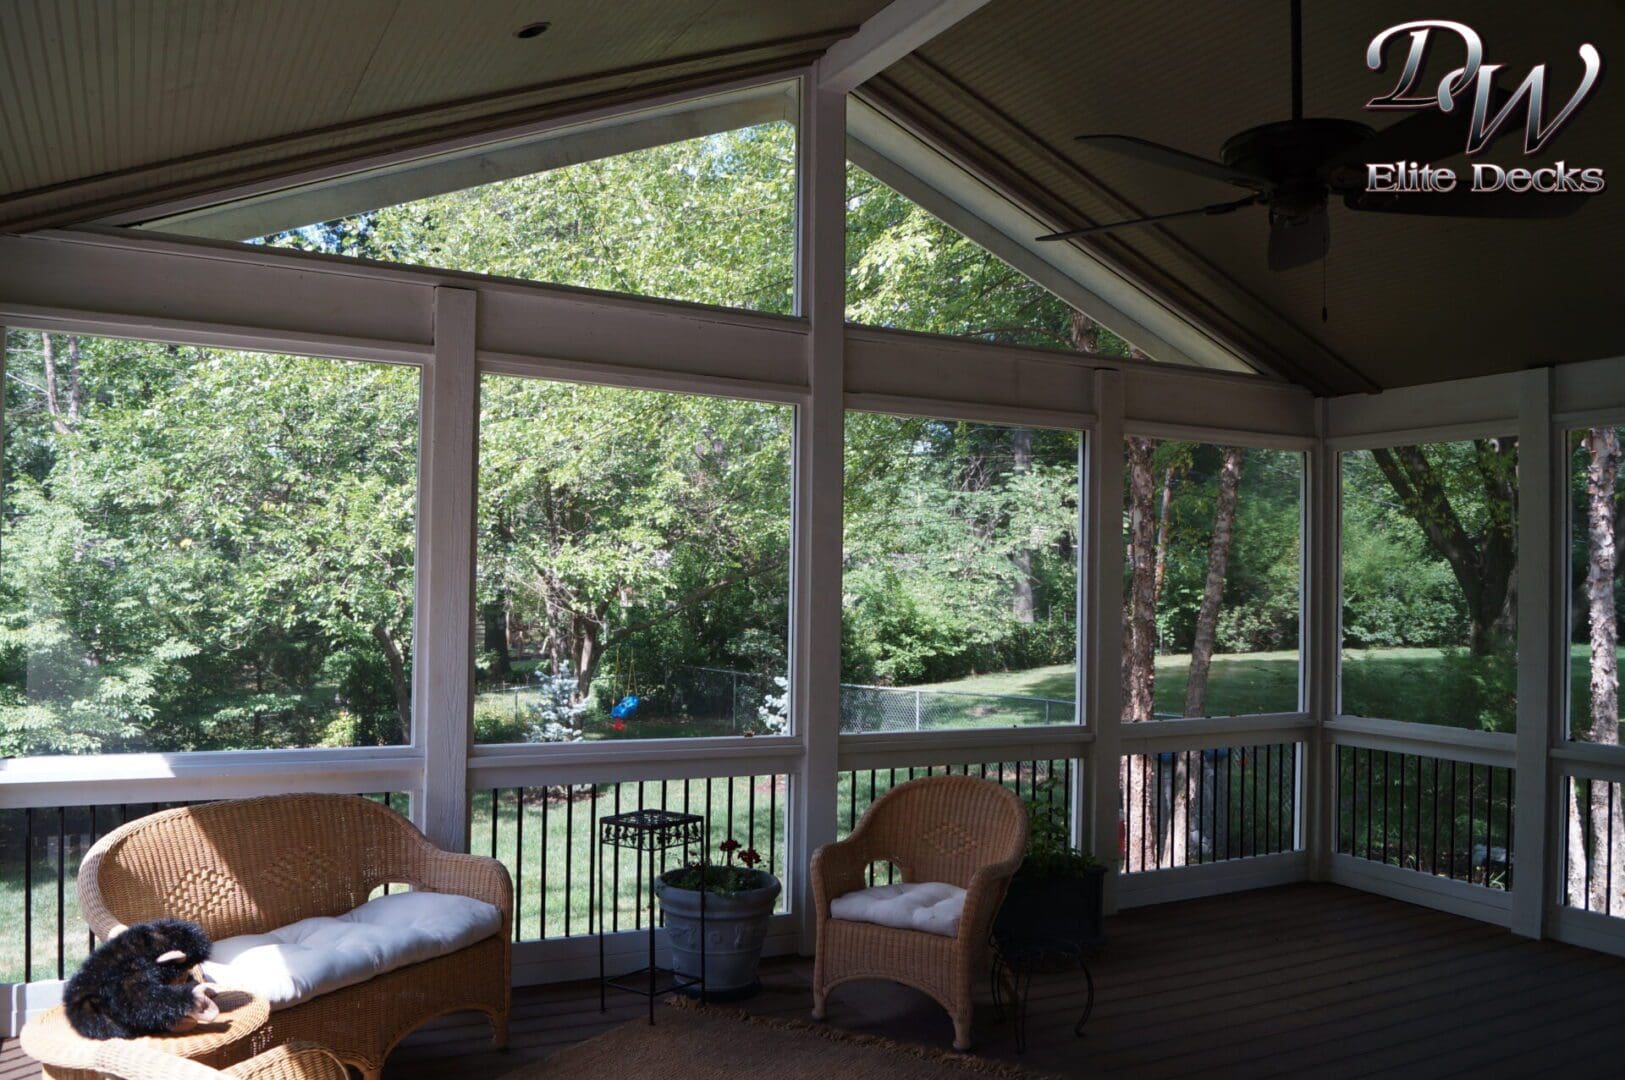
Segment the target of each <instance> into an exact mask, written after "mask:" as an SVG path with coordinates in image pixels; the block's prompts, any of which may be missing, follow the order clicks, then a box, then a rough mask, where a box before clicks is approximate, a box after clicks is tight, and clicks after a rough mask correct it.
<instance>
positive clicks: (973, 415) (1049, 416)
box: [846, 394, 1097, 431]
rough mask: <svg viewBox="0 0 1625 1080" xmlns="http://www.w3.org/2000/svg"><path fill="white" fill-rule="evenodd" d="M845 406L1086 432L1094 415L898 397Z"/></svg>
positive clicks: (863, 397)
mask: <svg viewBox="0 0 1625 1080" xmlns="http://www.w3.org/2000/svg"><path fill="white" fill-rule="evenodd" d="M846 407H847V408H848V409H850V410H852V411H854V412H867V413H882V414H885V415H890V416H924V417H930V418H933V419H938V420H969V421H974V422H976V423H981V424H1007V425H1012V426H1015V425H1019V426H1021V427H1036V428H1053V429H1055V430H1058V431H1086V430H1088V429H1090V428H1092V427H1094V425H1095V420H1096V419H1097V418H1096V416H1095V414H1094V413H1088V412H1072V411H1069V410H1066V409H1034V408H1027V407H1024V406H1020V405H985V404H981V403H978V402H970V401H940V400H937V399H935V398H930V397H920V396H911V397H905V396H903V395H899V394H847V395H846Z"/></svg>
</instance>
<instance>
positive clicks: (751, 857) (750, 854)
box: [739, 848, 762, 866]
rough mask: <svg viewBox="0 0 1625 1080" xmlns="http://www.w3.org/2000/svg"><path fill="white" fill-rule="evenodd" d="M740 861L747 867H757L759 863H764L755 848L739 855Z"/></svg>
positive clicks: (747, 849)
mask: <svg viewBox="0 0 1625 1080" xmlns="http://www.w3.org/2000/svg"><path fill="white" fill-rule="evenodd" d="M739 861H740V862H742V863H744V864H745V865H746V866H755V865H756V864H757V863H759V862H761V861H762V857H761V856H760V855H759V854H757V852H756V849H755V848H746V849H745V850H744V851H741V852H740V853H739Z"/></svg>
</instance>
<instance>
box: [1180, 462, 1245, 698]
mask: <svg viewBox="0 0 1625 1080" xmlns="http://www.w3.org/2000/svg"><path fill="white" fill-rule="evenodd" d="M1241 460H1242V459H1241V448H1240V447H1239V446H1227V447H1225V448H1224V462H1223V464H1222V465H1220V466H1219V497H1218V501H1217V503H1216V504H1215V506H1214V509H1213V539H1212V541H1211V542H1210V543H1209V544H1208V549H1207V581H1206V582H1204V583H1203V585H1202V605H1201V607H1200V608H1198V609H1197V612H1196V640H1195V641H1194V642H1193V643H1192V645H1191V667H1190V678H1189V679H1188V680H1187V681H1186V683H1185V715H1186V716H1204V715H1206V710H1207V676H1208V671H1209V669H1210V668H1211V667H1212V665H1213V646H1214V641H1215V639H1216V637H1217V635H1218V629H1219V608H1220V605H1221V603H1222V601H1223V599H1224V579H1225V575H1226V574H1228V573H1229V571H1230V548H1231V545H1232V543H1233V542H1234V540H1235V535H1236V496H1237V492H1238V490H1239V489H1240V487H1241Z"/></svg>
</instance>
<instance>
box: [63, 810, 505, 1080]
mask: <svg viewBox="0 0 1625 1080" xmlns="http://www.w3.org/2000/svg"><path fill="white" fill-rule="evenodd" d="M388 883H397V884H407V885H410V886H412V887H413V888H414V889H417V890H422V891H426V892H432V893H448V894H453V895H457V896H466V897H472V898H474V899H477V900H482V901H485V902H486V903H488V904H491V905H494V906H495V907H496V908H498V909H499V910H500V911H501V917H502V918H501V922H502V927H501V931H500V932H499V933H496V934H494V935H492V936H490V937H487V938H485V939H484V940H480V941H476V942H475V943H473V944H471V945H468V946H466V947H464V948H461V949H458V950H457V951H455V952H451V953H448V954H446V955H442V956H437V957H434V958H433V959H429V960H424V961H421V962H418V963H413V964H408V965H407V966H405V967H400V968H397V969H395V970H393V971H388V972H386V973H384V974H381V975H377V976H375V977H373V978H371V979H368V980H367V981H365V982H361V983H357V984H355V985H352V986H346V987H344V988H342V989H338V990H333V991H331V992H328V993H322V994H319V995H318V996H315V997H311V998H309V999H308V1000H304V1001H300V1002H299V1003H298V1004H294V1005H292V1006H290V1007H287V1008H283V1009H280V1010H277V1011H273V1012H272V1013H271V1017H270V1020H269V1021H268V1022H267V1023H266V1024H265V1026H264V1027H262V1028H261V1029H260V1030H259V1031H258V1032H256V1033H255V1035H254V1039H253V1049H255V1050H256V1051H258V1050H265V1049H268V1048H271V1047H275V1046H281V1045H283V1044H285V1043H289V1042H293V1041H296V1040H297V1041H302V1042H309V1043H314V1044H316V1045H319V1046H323V1047H327V1048H329V1049H330V1050H332V1051H333V1053H334V1054H335V1055H336V1056H337V1057H338V1058H339V1059H340V1060H342V1061H344V1062H345V1063H346V1064H348V1065H353V1066H355V1067H356V1068H358V1069H359V1070H360V1071H361V1073H362V1076H363V1077H365V1078H367V1080H377V1078H378V1077H379V1076H380V1075H381V1074H382V1071H383V1066H384V1059H385V1057H386V1056H388V1054H389V1051H390V1048H391V1047H393V1046H394V1045H395V1044H396V1043H397V1042H399V1041H400V1040H401V1039H402V1038H403V1037H404V1036H405V1035H406V1034H407V1033H408V1032H410V1031H411V1030H412V1029H413V1028H415V1027H418V1026H419V1025H421V1024H422V1023H424V1022H425V1021H427V1020H430V1019H433V1018H434V1017H436V1016H441V1015H443V1014H446V1013H451V1012H461V1011H464V1010H474V1011H479V1012H483V1013H485V1014H486V1015H487V1016H488V1017H490V1019H491V1025H492V1028H493V1029H494V1030H493V1034H494V1037H495V1040H496V1044H497V1046H498V1047H501V1046H505V1045H506V1043H507V1038H508V1012H509V1003H510V967H511V951H510V944H509V939H510V936H511V933H512V926H513V886H512V883H511V882H510V880H509V877H508V872H507V870H506V868H504V867H503V866H502V864H501V863H499V862H497V861H496V860H494V859H487V858H483V857H480V856H475V855H458V854H452V853H450V852H445V851H441V850H440V849H438V848H436V847H435V846H434V845H433V844H431V843H429V841H428V840H427V839H426V838H425V837H424V836H423V834H422V833H420V832H419V831H418V830H417V829H416V828H415V827H413V826H412V824H411V823H410V822H408V821H407V820H406V819H405V818H403V817H401V816H400V815H399V814H397V813H395V812H394V811H393V810H390V809H389V808H387V807H385V806H382V805H380V804H378V803H375V802H371V801H368V800H366V799H361V798H357V797H355V796H350V795H274V796H268V797H265V798H257V799H239V800H232V801H226V802H216V803H207V804H203V805H199V806H192V807H186V808H182V809H178V810H168V811H164V812H162V813H158V814H153V815H151V816H149V817H145V818H141V819H139V820H136V821H132V822H130V823H129V824H128V825H124V826H121V827H120V828H118V829H115V830H114V831H113V832H111V833H108V834H107V835H106V836H105V837H103V838H102V839H101V840H100V841H99V842H98V843H97V844H96V845H95V846H94V847H92V848H91V850H90V851H89V853H87V854H86V856H85V859H84V862H83V864H82V865H81V866H80V869H79V903H80V910H81V912H82V913H83V915H84V918H85V921H86V922H88V923H89V924H90V928H91V930H92V931H94V932H95V934H96V936H97V937H98V938H100V939H101V940H103V941H105V940H107V938H108V937H109V936H110V935H113V934H115V933H117V932H118V931H120V930H122V929H123V928H124V927H126V926H130V925H133V924H135V923H138V922H144V921H147V920H149V919H156V918H161V917H165V916H169V917H175V918H182V919H190V920H192V921H193V922H196V923H197V924H198V925H200V926H202V927H203V928H204V929H205V930H206V931H208V933H209V935H210V936H211V937H212V938H213V939H214V940H215V941H217V942H219V941H222V940H223V939H226V938H230V937H234V936H238V935H245V934H265V933H269V932H271V931H274V930H276V929H277V928H279V927H285V926H288V925H290V924H293V923H297V922H299V921H300V920H302V919H308V918H312V917H316V916H330V917H336V916H340V915H343V914H345V913H346V912H349V911H351V910H352V909H355V908H357V907H359V906H360V905H362V904H363V903H365V902H366V901H367V899H368V897H369V896H370V895H371V894H372V892H373V890H374V889H376V888H378V887H379V886H381V885H384V884H388Z"/></svg>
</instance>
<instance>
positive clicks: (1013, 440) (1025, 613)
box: [1010, 428, 1038, 626]
mask: <svg viewBox="0 0 1625 1080" xmlns="http://www.w3.org/2000/svg"><path fill="white" fill-rule="evenodd" d="M1010 452H1011V462H1012V464H1011V470H1010V471H1011V472H1012V473H1013V474H1014V475H1016V476H1024V475H1026V474H1027V473H1030V472H1032V469H1033V433H1032V431H1031V430H1029V429H1027V428H1013V429H1011V431H1010ZM1011 562H1013V563H1015V567H1016V594H1015V598H1014V603H1013V608H1014V613H1015V617H1016V621H1017V622H1023V623H1026V624H1028V625H1029V626H1030V625H1032V624H1033V623H1034V622H1036V621H1037V620H1038V605H1037V603H1036V600H1035V597H1034V596H1033V553H1032V549H1031V548H1026V547H1022V548H1017V549H1016V553H1015V554H1014V555H1013V556H1011Z"/></svg>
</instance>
